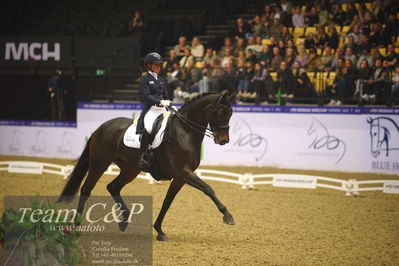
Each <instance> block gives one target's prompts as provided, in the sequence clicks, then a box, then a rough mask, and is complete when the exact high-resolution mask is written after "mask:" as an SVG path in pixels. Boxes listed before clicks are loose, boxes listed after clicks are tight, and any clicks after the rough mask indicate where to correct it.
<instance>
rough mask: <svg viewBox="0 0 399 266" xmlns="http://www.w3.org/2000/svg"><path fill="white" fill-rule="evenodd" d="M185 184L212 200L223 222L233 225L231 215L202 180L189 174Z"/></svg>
mask: <svg viewBox="0 0 399 266" xmlns="http://www.w3.org/2000/svg"><path fill="white" fill-rule="evenodd" d="M184 180H185V181H186V183H187V184H189V185H190V186H192V187H194V188H196V189H198V190H201V191H202V192H204V193H205V194H206V195H207V196H208V197H210V198H211V199H212V201H213V202H214V203H215V204H216V206H217V208H218V209H219V211H220V212H221V213H223V221H224V222H225V223H226V224H231V225H233V224H234V219H233V216H232V215H231V213H230V212H229V211H228V210H227V208H226V207H225V206H224V205H223V203H222V202H221V201H220V200H219V199H218V197H216V193H215V191H214V190H213V189H212V188H211V187H210V186H209V185H208V184H207V183H205V182H204V181H203V180H201V179H200V178H199V177H198V176H196V175H195V174H194V173H191V174H189V176H188V177H186V178H184Z"/></svg>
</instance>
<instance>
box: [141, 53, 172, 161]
mask: <svg viewBox="0 0 399 266" xmlns="http://www.w3.org/2000/svg"><path fill="white" fill-rule="evenodd" d="M144 67H145V68H146V69H147V70H148V72H147V73H146V74H145V75H143V76H142V77H141V78H140V94H141V99H142V102H143V103H144V109H143V110H142V111H141V114H140V117H139V120H138V123H137V129H136V134H142V137H141V144H140V152H141V157H140V161H139V165H140V166H141V167H142V168H146V167H148V161H147V160H146V156H145V155H146V150H147V146H148V144H149V143H148V142H149V134H148V132H147V130H146V128H145V126H144V117H145V115H146V113H147V112H148V111H150V109H151V108H152V107H153V106H154V107H155V108H157V109H159V108H160V107H163V108H164V109H165V111H166V107H169V106H170V104H171V102H170V100H169V96H168V91H167V89H166V82H165V80H164V79H163V78H162V77H161V76H160V75H159V73H160V72H161V67H162V58H161V56H160V55H159V54H158V53H155V52H152V53H149V54H147V55H146V56H145V57H144Z"/></svg>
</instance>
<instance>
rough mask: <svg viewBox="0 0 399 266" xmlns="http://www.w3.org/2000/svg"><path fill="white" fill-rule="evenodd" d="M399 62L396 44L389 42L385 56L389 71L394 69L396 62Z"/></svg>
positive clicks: (385, 64) (385, 63)
mask: <svg viewBox="0 0 399 266" xmlns="http://www.w3.org/2000/svg"><path fill="white" fill-rule="evenodd" d="M398 63H399V54H397V53H396V52H395V46H393V44H388V47H387V56H385V57H384V67H386V68H387V70H388V71H393V70H394V67H395V65H396V64H398Z"/></svg>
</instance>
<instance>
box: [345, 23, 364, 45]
mask: <svg viewBox="0 0 399 266" xmlns="http://www.w3.org/2000/svg"><path fill="white" fill-rule="evenodd" d="M351 36H352V37H353V40H354V42H355V43H356V44H359V43H360V37H361V36H362V34H361V32H360V25H359V24H356V25H353V27H352V28H350V29H349V31H348V32H347V34H346V37H347V38H349V37H351Z"/></svg>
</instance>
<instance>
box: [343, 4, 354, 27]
mask: <svg viewBox="0 0 399 266" xmlns="http://www.w3.org/2000/svg"><path fill="white" fill-rule="evenodd" d="M356 16H357V10H356V7H355V5H354V4H353V3H348V4H347V5H346V20H345V22H344V25H350V24H351V23H352V21H353V19H354V18H355V17H356Z"/></svg>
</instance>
